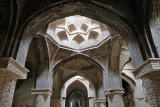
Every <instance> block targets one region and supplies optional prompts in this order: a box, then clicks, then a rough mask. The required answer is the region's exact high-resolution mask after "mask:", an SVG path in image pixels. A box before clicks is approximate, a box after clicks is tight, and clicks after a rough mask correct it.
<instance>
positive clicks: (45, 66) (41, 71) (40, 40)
mask: <svg viewBox="0 0 160 107" xmlns="http://www.w3.org/2000/svg"><path fill="white" fill-rule="evenodd" d="M31 45H32V47H34V48H35V49H36V50H35V51H37V54H38V55H37V62H36V64H34V66H36V71H35V72H34V77H35V80H36V83H35V87H34V88H36V87H39V85H38V84H43V83H44V82H47V81H46V79H47V77H48V76H47V75H48V74H47V72H48V71H49V54H48V44H47V41H46V38H45V36H43V35H41V34H37V35H36V36H35V37H33V38H32V40H31V41H30V43H29V44H28V46H29V47H28V50H27V56H28V54H29V53H28V52H30V51H29V49H30V47H31ZM35 45H36V46H35ZM32 51H33V50H32ZM27 56H26V58H27ZM23 61H24V62H23V63H24V64H25V62H26V59H23ZM44 84H46V85H47V83H44ZM46 85H44V87H47V86H46Z"/></svg>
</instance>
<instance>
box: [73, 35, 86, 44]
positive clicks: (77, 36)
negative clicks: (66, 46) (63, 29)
mask: <svg viewBox="0 0 160 107" xmlns="http://www.w3.org/2000/svg"><path fill="white" fill-rule="evenodd" d="M73 40H74V41H76V42H77V43H78V44H80V43H82V42H83V41H84V38H83V37H82V36H81V35H76V36H75V37H74V38H73Z"/></svg>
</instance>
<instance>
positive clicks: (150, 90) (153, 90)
mask: <svg viewBox="0 0 160 107" xmlns="http://www.w3.org/2000/svg"><path fill="white" fill-rule="evenodd" d="M133 73H134V75H135V77H136V78H141V79H142V80H143V87H144V89H145V92H146V96H147V101H148V102H149V104H150V106H151V107H160V58H156V59H155V58H150V59H148V60H147V61H145V62H144V64H142V65H141V66H140V67H139V68H137V69H136V70H134V71H133Z"/></svg>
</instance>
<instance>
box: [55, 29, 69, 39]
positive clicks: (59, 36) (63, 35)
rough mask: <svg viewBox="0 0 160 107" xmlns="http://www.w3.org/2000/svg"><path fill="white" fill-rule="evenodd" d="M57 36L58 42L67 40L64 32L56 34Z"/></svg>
mask: <svg viewBox="0 0 160 107" xmlns="http://www.w3.org/2000/svg"><path fill="white" fill-rule="evenodd" d="M57 35H58V38H59V40H60V41H62V40H68V38H67V34H66V32H65V31H61V32H58V33H57Z"/></svg>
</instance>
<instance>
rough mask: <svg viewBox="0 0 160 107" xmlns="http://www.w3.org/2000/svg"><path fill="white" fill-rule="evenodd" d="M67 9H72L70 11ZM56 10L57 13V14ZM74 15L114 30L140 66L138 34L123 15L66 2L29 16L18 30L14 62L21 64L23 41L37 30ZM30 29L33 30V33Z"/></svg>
mask: <svg viewBox="0 0 160 107" xmlns="http://www.w3.org/2000/svg"><path fill="white" fill-rule="evenodd" d="M69 7H72V9H70V8H69ZM57 10H59V11H58V12H57ZM66 10H67V12H66ZM50 13H52V14H50ZM76 14H79V15H83V16H86V17H90V18H93V19H95V20H97V21H100V22H102V23H105V24H107V25H109V26H110V27H112V28H114V29H116V30H117V31H118V32H119V33H120V35H121V36H122V37H123V38H124V39H125V41H126V43H127V45H128V48H129V50H130V53H131V58H132V60H133V64H134V67H135V68H137V67H138V66H139V65H141V64H142V62H143V58H142V53H141V51H142V45H143V44H142V43H139V42H138V40H137V37H136V36H135V35H140V32H139V30H138V29H136V27H135V25H134V24H133V23H132V22H131V21H129V19H128V18H127V17H126V16H125V15H124V14H122V13H120V12H117V10H115V9H111V8H109V7H105V8H103V6H96V5H93V4H92V3H89V2H88V3H86V2H85V3H84V2H68V3H66V4H64V5H59V6H54V5H51V6H49V7H45V9H42V10H41V11H40V13H39V12H37V14H35V15H33V16H31V17H30V18H29V20H28V21H26V23H25V24H24V25H23V26H22V28H21V29H20V32H19V38H20V35H22V40H21V43H20V46H19V50H18V48H17V51H18V54H17V58H16V60H17V61H18V62H21V60H22V59H25V51H23V53H21V54H20V53H19V52H20V51H21V48H22V47H24V46H25V45H28V44H27V43H26V42H25V41H29V40H30V39H31V38H32V37H33V35H35V33H36V32H37V31H38V30H39V29H41V28H43V27H44V26H46V25H48V24H49V23H50V22H52V21H55V20H58V19H60V18H64V17H66V16H70V15H76ZM32 29H34V31H33V30H32ZM25 47H26V46H25ZM15 48H16V46H15ZM144 53H145V52H144ZM137 59H138V62H137ZM22 64H23V63H22Z"/></svg>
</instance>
